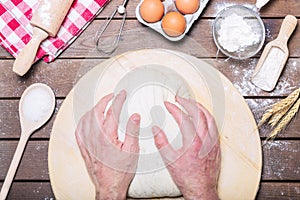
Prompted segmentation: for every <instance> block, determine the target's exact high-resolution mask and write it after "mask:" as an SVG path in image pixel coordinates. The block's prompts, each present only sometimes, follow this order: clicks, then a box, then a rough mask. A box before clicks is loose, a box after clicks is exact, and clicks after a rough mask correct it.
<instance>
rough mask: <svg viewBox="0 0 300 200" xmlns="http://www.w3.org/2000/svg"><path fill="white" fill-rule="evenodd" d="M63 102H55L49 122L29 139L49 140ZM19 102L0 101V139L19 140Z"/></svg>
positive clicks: (16, 100)
mask: <svg viewBox="0 0 300 200" xmlns="http://www.w3.org/2000/svg"><path fill="white" fill-rule="evenodd" d="M62 102H63V100H57V101H56V107H55V111H54V114H53V116H52V117H51V118H50V120H49V121H48V122H47V123H46V124H45V125H44V126H42V127H41V128H40V129H38V130H37V131H36V132H34V133H33V135H32V136H31V138H49V137H50V134H51V129H52V126H53V122H54V119H55V118H56V114H57V112H58V110H59V108H60V106H61V104H62ZM18 109H19V100H18V99H15V100H0V110H1V112H0V122H1V127H0V138H1V139H3V138H5V139H8V138H10V139H12V138H19V137H20V134H21V126H20V122H19V111H18Z"/></svg>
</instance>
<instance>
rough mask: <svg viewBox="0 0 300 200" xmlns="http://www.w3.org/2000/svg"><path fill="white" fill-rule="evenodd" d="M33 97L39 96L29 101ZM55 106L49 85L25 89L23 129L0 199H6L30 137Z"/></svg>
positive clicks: (21, 115) (22, 107) (40, 84)
mask: <svg viewBox="0 0 300 200" xmlns="http://www.w3.org/2000/svg"><path fill="white" fill-rule="evenodd" d="M41 93H42V94H43V95H44V98H41V96H40V95H41ZM28 95H31V98H30V99H27V100H25V99H26V98H29V97H28ZM33 95H34V96H33ZM32 97H37V98H36V99H34V102H31V101H29V100H32ZM45 100H47V103H48V104H49V105H48V106H47V107H44V106H42V105H44V104H43V103H44V102H45ZM41 101H42V102H41ZM28 105H29V106H30V107H29V109H31V111H33V110H35V114H38V115H37V117H32V115H31V114H32V113H29V114H28V113H27V112H28V107H26V106H28ZM54 107H55V96H54V94H53V91H52V90H51V88H50V87H49V86H47V85H45V84H42V83H35V84H33V85H31V86H30V87H28V88H27V89H26V90H25V91H24V93H23V95H22V97H21V100H20V103H19V116H20V122H21V130H22V132H21V137H20V141H19V144H18V146H17V149H16V152H15V155H14V157H13V159H12V162H11V164H10V167H9V169H8V172H7V175H6V178H5V181H4V183H3V185H2V188H1V192H0V200H5V199H6V196H7V194H8V191H9V189H10V186H11V183H12V181H13V179H14V176H15V173H16V171H17V168H18V166H19V162H20V160H21V157H22V155H23V152H24V149H25V146H26V144H27V141H28V139H29V137H30V136H31V134H32V133H33V132H34V131H35V130H37V129H38V128H40V127H41V126H42V125H43V124H45V123H46V122H47V121H48V119H49V118H50V117H51V115H52V113H53V110H54ZM36 111H42V114H41V112H36Z"/></svg>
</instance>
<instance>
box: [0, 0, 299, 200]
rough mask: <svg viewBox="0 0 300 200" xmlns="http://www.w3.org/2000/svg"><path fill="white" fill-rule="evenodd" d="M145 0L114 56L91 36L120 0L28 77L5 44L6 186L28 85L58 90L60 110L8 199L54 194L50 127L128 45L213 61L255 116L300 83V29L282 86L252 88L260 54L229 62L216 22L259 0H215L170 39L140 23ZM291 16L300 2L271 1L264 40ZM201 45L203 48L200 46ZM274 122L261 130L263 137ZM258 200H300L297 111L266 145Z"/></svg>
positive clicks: (31, 148) (0, 163) (1, 137)
mask: <svg viewBox="0 0 300 200" xmlns="http://www.w3.org/2000/svg"><path fill="white" fill-rule="evenodd" d="M139 1H140V0H130V1H129V2H128V5H127V13H128V16H127V19H126V23H125V27H124V33H123V36H122V40H121V42H120V45H119V48H118V49H117V51H116V52H115V53H114V54H112V55H109V56H108V55H105V54H101V53H99V52H98V51H97V50H96V49H95V42H94V40H93V37H94V35H95V33H96V31H97V29H98V27H99V26H100V25H101V24H102V23H103V22H104V20H105V18H106V17H107V16H109V15H110V13H111V12H112V11H113V9H114V8H115V6H116V5H119V4H120V3H121V0H113V1H112V2H111V3H110V4H109V5H108V6H107V7H106V8H105V9H104V11H103V12H102V13H100V15H99V16H98V17H97V18H96V19H95V20H94V21H93V23H92V24H91V25H90V26H89V27H88V28H87V29H86V30H85V31H84V32H83V33H82V35H81V36H80V37H79V38H78V39H77V40H76V41H75V42H74V43H73V44H72V45H71V46H70V47H69V48H68V49H67V50H66V51H64V52H63V53H62V54H61V55H60V56H59V57H58V59H56V60H55V61H54V62H52V63H50V64H46V63H44V62H42V61H40V62H38V63H36V64H35V65H34V66H33V68H32V69H31V70H30V71H29V73H27V74H26V76H24V77H18V76H17V75H16V74H14V73H13V72H12V65H13V62H14V58H13V57H12V56H11V55H10V54H9V53H7V52H6V51H5V50H4V49H3V48H0V69H1V74H0V91H1V92H0V186H2V183H3V180H4V178H5V176H6V173H7V170H8V167H9V165H10V162H11V159H12V157H13V154H14V152H15V148H16V146H17V144H18V141H19V138H20V124H19V116H18V103H19V100H20V96H21V94H22V92H23V91H24V90H25V88H26V87H28V86H29V85H31V84H32V83H35V82H42V83H46V84H48V85H49V86H50V87H51V88H52V89H53V90H54V92H55V95H56V101H57V104H56V109H55V114H54V116H53V117H52V118H51V120H50V121H49V122H48V123H47V124H46V125H45V126H43V127H42V128H41V129H40V130H38V131H37V132H36V133H35V134H34V135H33V136H32V137H31V139H30V141H29V142H28V145H27V147H26V150H25V153H24V156H23V159H22V160H21V163H20V167H19V169H18V172H17V174H16V177H15V180H14V182H13V184H12V188H11V190H10V193H9V196H8V199H44V200H46V199H55V197H54V194H53V192H52V190H51V185H50V180H49V174H48V160H47V154H48V152H47V151H48V143H49V138H50V134H51V127H52V124H53V121H54V119H55V115H56V113H57V112H58V110H59V108H60V106H61V104H62V102H63V101H64V98H65V97H66V95H67V94H68V92H69V91H70V90H71V89H72V87H73V86H74V84H75V83H76V82H77V81H78V80H79V79H80V77H82V76H83V75H84V74H85V73H86V72H87V71H88V70H89V69H91V68H92V67H93V66H95V65H96V64H97V63H99V62H102V61H103V60H105V59H108V58H109V57H111V56H113V55H117V54H120V53H123V52H126V51H129V50H136V49H144V48H166V49H171V50H177V51H182V52H184V53H187V54H190V55H193V56H196V57H199V58H203V59H207V60H209V61H212V62H213V63H214V64H215V67H216V68H217V69H218V70H219V71H221V72H222V73H223V74H224V75H225V76H226V77H228V79H229V80H231V81H232V83H233V84H234V86H236V88H237V89H238V90H239V91H240V92H241V93H242V95H243V96H244V98H245V100H246V102H247V103H248V104H249V106H250V108H251V110H252V112H253V114H254V116H255V119H256V121H258V120H259V119H260V117H261V116H262V114H263V112H264V111H265V110H266V107H267V106H268V105H271V104H273V103H275V102H277V101H278V100H280V99H282V98H284V97H286V96H287V95H288V94H290V93H291V92H292V91H293V90H295V89H297V88H299V86H300V80H299V77H300V28H299V27H298V28H297V29H296V30H295V32H294V34H293V35H292V38H291V39H290V42H289V50H290V58H289V60H288V62H287V65H286V67H285V69H284V71H283V74H282V76H281V78H280V81H279V84H278V85H277V87H276V89H275V90H274V91H273V92H271V93H267V92H263V91H261V90H260V89H258V88H256V87H254V86H253V85H252V84H251V83H250V82H249V79H250V76H251V74H252V72H253V69H254V67H255V66H256V63H257V61H258V58H259V56H260V53H259V54H258V55H256V56H255V57H254V58H251V59H247V60H244V61H236V60H232V59H229V60H226V57H225V56H224V55H222V54H221V53H219V54H218V56H217V54H216V52H217V48H216V46H215V44H214V42H213V38H212V30H211V26H212V22H213V20H214V18H215V16H216V14H217V13H218V11H220V10H221V9H223V8H224V7H225V6H229V5H233V4H248V5H250V4H254V3H255V1H254V0H248V1H242V0H211V1H210V3H209V4H208V5H207V7H206V9H205V11H204V12H203V14H202V15H201V17H200V18H199V19H198V20H197V21H196V22H195V23H194V25H193V27H192V29H191V30H190V32H189V33H188V34H187V36H186V37H185V39H183V40H182V41H180V42H169V41H168V40H166V39H164V38H163V37H162V36H161V35H159V34H157V33H156V32H154V31H153V30H151V29H149V28H147V27H145V26H143V25H142V24H140V23H139V22H138V21H137V19H136V17H135V8H136V6H137V4H138V3H139ZM288 14H292V15H295V16H296V17H297V18H298V26H300V23H299V18H300V1H299V0H276V1H275V0H273V1H271V2H270V3H269V4H268V5H266V6H265V7H264V8H263V9H262V10H261V12H260V15H261V17H262V19H263V21H264V23H265V27H266V32H267V34H266V41H267V42H268V41H270V40H273V39H275V38H276V37H277V34H278V32H279V29H280V25H281V22H282V21H283V18H284V17H285V16H286V15H288ZM120 23H121V16H117V17H116V18H115V19H114V20H113V21H112V30H110V31H111V32H113V31H114V30H117V29H118V26H119V25H120ZM201 48H203V49H205V50H204V51H203V49H202V50H201ZM269 132H270V128H269V127H266V126H264V127H262V128H261V129H260V136H261V140H262V141H264V139H265V138H266V136H267V134H268V133H269ZM257 199H300V118H299V116H298V117H296V118H295V119H294V120H293V122H292V123H291V124H290V126H288V128H287V129H286V130H285V131H284V132H282V133H281V134H279V136H278V137H277V138H276V139H275V140H274V141H272V142H268V143H267V144H266V145H264V146H263V171H262V177H261V184H260V189H259V191H258V194H257Z"/></svg>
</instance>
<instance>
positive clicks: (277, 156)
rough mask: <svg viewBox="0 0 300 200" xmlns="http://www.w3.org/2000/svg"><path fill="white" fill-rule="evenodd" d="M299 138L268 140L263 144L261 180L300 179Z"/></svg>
mask: <svg viewBox="0 0 300 200" xmlns="http://www.w3.org/2000/svg"><path fill="white" fill-rule="evenodd" d="M299 157H300V140H286V141H285V140H280V141H276V140H275V141H269V142H267V143H265V144H264V145H263V172H262V180H298V181H299V180H300V161H299Z"/></svg>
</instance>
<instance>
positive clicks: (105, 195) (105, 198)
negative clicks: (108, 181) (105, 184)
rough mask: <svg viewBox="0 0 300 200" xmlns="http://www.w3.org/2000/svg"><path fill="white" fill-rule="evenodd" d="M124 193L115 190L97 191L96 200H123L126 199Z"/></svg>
mask: <svg viewBox="0 0 300 200" xmlns="http://www.w3.org/2000/svg"><path fill="white" fill-rule="evenodd" d="M126 193H127V192H124V191H117V190H116V191H115V190H110V189H108V190H97V191H96V197H95V200H123V199H126Z"/></svg>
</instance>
